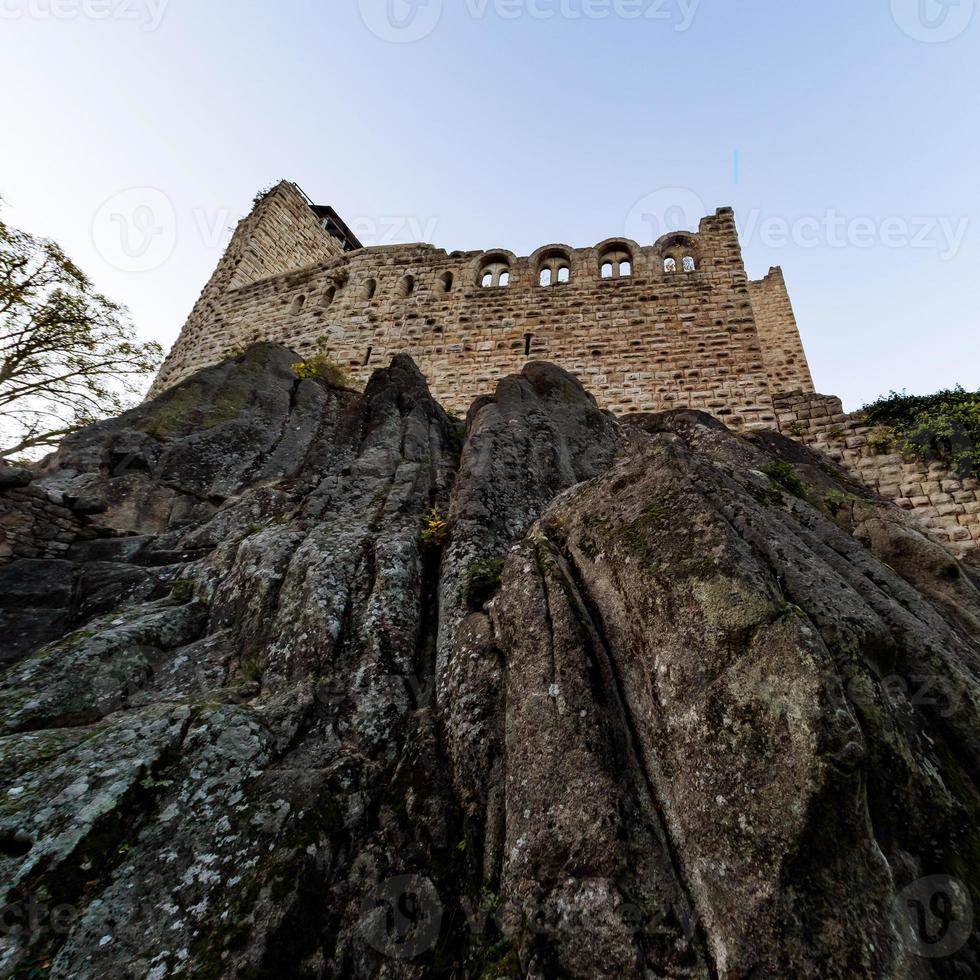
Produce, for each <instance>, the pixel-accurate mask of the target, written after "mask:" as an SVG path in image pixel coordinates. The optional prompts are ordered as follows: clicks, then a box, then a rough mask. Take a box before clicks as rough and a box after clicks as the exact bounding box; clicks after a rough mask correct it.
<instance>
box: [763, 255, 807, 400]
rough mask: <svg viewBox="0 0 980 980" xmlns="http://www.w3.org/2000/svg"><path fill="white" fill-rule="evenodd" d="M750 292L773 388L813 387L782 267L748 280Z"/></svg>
mask: <svg viewBox="0 0 980 980" xmlns="http://www.w3.org/2000/svg"><path fill="white" fill-rule="evenodd" d="M749 296H750V298H751V300H752V310H753V312H754V314H755V324H756V328H757V329H758V331H759V343H760V345H761V347H762V359H763V362H764V364H765V367H766V373H767V374H768V375H769V383H770V385H772V389H773V391H776V392H781V391H813V390H814V387H813V377H812V375H811V374H810V365H809V364H808V363H807V359H806V351H804V349H803V340H802V338H801V337H800V331H799V329H798V328H797V325H796V315H795V314H794V313H793V304H792V302H791V301H790V298H789V291H788V290H787V289H786V280H785V279H784V278H783V270H782V269H780V268H779V267H778V266H777V267H775V268H772V269H770V270H769V274H768V275H767V276H766V277H765V278H764V279H761V280H760V281H759V282H750V283H749Z"/></svg>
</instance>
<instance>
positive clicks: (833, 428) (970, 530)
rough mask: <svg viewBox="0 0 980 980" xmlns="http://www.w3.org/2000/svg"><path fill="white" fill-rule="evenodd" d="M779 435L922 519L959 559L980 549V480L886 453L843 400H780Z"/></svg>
mask: <svg viewBox="0 0 980 980" xmlns="http://www.w3.org/2000/svg"><path fill="white" fill-rule="evenodd" d="M773 402H774V404H775V408H776V417H777V419H778V422H779V430H780V432H782V433H784V434H785V435H789V436H792V437H794V438H797V439H799V440H800V441H801V442H804V443H806V445H808V446H812V447H814V448H816V449H819V450H821V451H822V452H824V453H826V454H827V455H828V456H830V457H831V458H832V459H834V460H836V461H837V462H838V463H840V464H841V465H842V466H843V467H844V468H845V469H847V470H848V471H849V472H850V473H852V474H853V475H854V476H856V477H857V478H858V479H860V480H861V481H862V482H863V483H865V484H866V485H867V486H869V487H871V488H872V489H874V490H877V492H878V493H880V494H881V496H882V497H884V498H886V499H887V500H893V501H894V502H895V503H896V504H898V506H899V507H901V508H903V509H904V510H907V511H910V512H912V513H913V514H914V515H915V516H916V517H918V518H920V519H921V520H922V521H923V523H924V524H925V526H926V528H927V529H928V531H929V533H930V536H931V537H933V538H934V539H936V540H937V541H940V542H941V543H942V544H944V545H945V546H946V547H948V548H949V550H950V551H952V552H953V553H954V554H956V555H957V556H960V557H962V556H963V555H965V554H967V553H969V552H973V551H976V550H977V548H978V547H980V480H977V479H975V478H966V479H959V478H957V477H956V476H954V475H953V474H952V473H951V472H950V470H949V468H948V467H946V466H945V465H944V464H942V463H924V462H922V461H920V460H908V459H906V458H905V457H903V456H902V455H901V454H900V453H894V452H891V453H889V452H882V450H881V447H880V445H879V443H878V441H877V440H876V439H875V430H876V427H875V426H871V425H868V424H867V422H865V421H864V418H863V417H862V416H861V414H860V413H855V414H853V415H848V414H846V413H845V412H844V409H843V406H842V405H841V401H840V399H839V398H833V397H830V396H828V395H817V394H810V393H807V392H802V391H796V392H790V393H789V394H782V395H775V396H774V397H773Z"/></svg>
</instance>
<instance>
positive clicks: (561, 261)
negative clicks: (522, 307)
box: [538, 252, 572, 286]
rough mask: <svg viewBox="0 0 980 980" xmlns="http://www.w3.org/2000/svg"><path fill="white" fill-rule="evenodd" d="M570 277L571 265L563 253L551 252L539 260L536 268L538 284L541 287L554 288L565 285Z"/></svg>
mask: <svg viewBox="0 0 980 980" xmlns="http://www.w3.org/2000/svg"><path fill="white" fill-rule="evenodd" d="M571 277H572V263H571V261H570V260H569V258H568V256H567V255H565V253H564V252H551V253H548V254H547V255H545V256H544V258H542V259H541V264H540V265H539V266H538V283H539V284H540V285H542V286H556V285H558V284H559V283H566V282H568V281H569V279H571Z"/></svg>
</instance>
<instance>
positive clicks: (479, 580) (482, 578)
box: [463, 556, 504, 612]
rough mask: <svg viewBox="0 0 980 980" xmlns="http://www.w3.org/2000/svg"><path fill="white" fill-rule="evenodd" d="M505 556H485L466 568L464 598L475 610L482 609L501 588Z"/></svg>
mask: <svg viewBox="0 0 980 980" xmlns="http://www.w3.org/2000/svg"><path fill="white" fill-rule="evenodd" d="M503 570H504V558H503V557H502V556H501V557H498V558H484V559H482V560H481V561H475V562H473V564H472V565H469V566H468V567H467V569H466V573H465V575H464V578H463V599H464V601H465V602H466V605H467V606H469V608H470V609H471V610H473V611H474V612H476V611H478V610H480V609H482V608H483V607H484V605H486V603H487V602H489V601H490V600H491V599H492V598H493V597H494V596H495V595H496V594H497V592H498V591H499V589H500V578H501V574H502V573H503Z"/></svg>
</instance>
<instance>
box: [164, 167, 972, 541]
mask: <svg viewBox="0 0 980 980" xmlns="http://www.w3.org/2000/svg"><path fill="white" fill-rule="evenodd" d="M321 339H322V345H323V346H324V347H325V349H326V352H327V353H328V354H329V355H330V357H331V358H332V359H333V360H334V361H336V362H337V363H338V364H339V365H340V366H342V367H343V368H345V369H346V370H347V371H348V372H349V374H350V376H351V378H352V379H354V380H355V381H356V382H358V383H363V382H366V381H367V379H368V378H369V377H370V375H371V373H372V372H373V371H374V370H375V369H376V368H377V367H380V366H382V365H386V364H387V363H388V361H389V360H390V358H391V356H392V355H394V354H396V353H399V352H408V353H410V354H411V355H412V357H413V358H414V359H415V361H416V363H417V364H418V365H419V367H420V368H421V370H422V372H423V373H424V374H425V376H426V378H427V379H428V382H429V386H430V388H431V390H432V393H433V395H434V396H435V397H436V398H437V399H438V400H439V401H440V402H441V403H442V404H443V405H445V406H446V407H447V408H449V409H452V410H454V411H456V412H460V413H463V412H465V411H466V410H467V409H468V408H469V406H470V405H471V404H472V402H473V400H474V398H476V397H477V396H478V395H481V394H489V393H491V392H492V391H493V389H494V387H495V385H496V383H497V382H498V381H499V380H500V379H501V378H503V377H506V376H507V375H510V374H515V373H518V372H520V370H521V369H522V367H523V366H524V364H525V363H527V362H528V361H530V360H545V361H551V362H553V363H555V364H558V365H560V366H561V367H563V368H565V369H566V370H568V371H570V372H572V373H573V374H576V375H577V376H578V377H579V378H580V380H581V381H582V382H583V384H584V385H585V387H586V388H587V389H588V390H589V391H590V392H592V394H593V395H594V396H595V397H596V399H597V400H598V402H599V404H600V405H601V406H602V407H603V408H605V409H608V410H609V411H612V412H614V413H616V414H618V415H622V414H626V413H631V412H655V411H665V410H668V409H677V408H693V409H700V410H702V411H705V412H709V413H710V414H712V415H714V416H715V417H717V418H719V419H721V420H722V421H723V422H725V423H726V424H727V425H729V426H731V427H733V428H736V429H739V428H741V429H753V428H771V429H777V430H779V431H781V432H783V433H785V434H787V435H790V436H792V437H794V438H796V439H799V440H801V441H803V442H806V443H808V444H809V445H812V446H815V447H816V448H819V449H821V450H823V451H824V452H826V453H827V454H828V455H830V456H831V457H832V458H834V459H836V460H837V461H838V462H840V463H841V464H842V465H844V466H845V467H846V468H848V469H849V470H850V471H851V472H852V473H854V474H855V475H856V476H858V477H859V478H860V479H861V480H863V481H864V482H865V483H866V484H868V485H869V486H871V487H873V488H874V489H876V490H877V491H878V492H879V493H881V494H882V496H884V497H886V498H888V499H891V500H894V501H895V502H896V503H897V504H898V505H899V506H900V507H903V508H904V509H906V510H909V511H912V512H913V513H915V514H916V515H917V516H918V517H919V518H921V520H922V521H923V524H924V526H925V527H926V528H927V530H928V532H929V533H930V534H931V535H932V536H933V537H935V538H936V539H938V540H940V541H942V542H943V543H944V544H945V545H946V546H947V547H949V548H950V550H952V551H953V552H954V553H957V554H963V553H965V552H967V551H973V550H975V549H976V548H977V546H978V544H980V482H978V481H977V480H976V479H972V478H968V479H962V480H961V479H958V478H957V477H956V476H955V475H954V474H952V473H950V472H949V470H948V469H947V468H946V467H945V466H944V465H943V464H941V463H936V462H933V463H924V462H921V461H917V460H907V459H903V458H902V457H901V456H900V455H898V454H897V453H893V452H883V451H882V450H881V449H880V448H879V447H878V446H877V444H876V442H875V440H874V439H873V438H870V436H871V435H872V434H871V432H870V429H869V427H868V426H867V425H865V424H864V422H863V420H862V418H861V416H860V415H859V414H856V415H847V414H845V413H844V410H843V408H842V407H841V403H840V401H839V400H838V399H836V398H833V397H830V396H826V395H820V394H817V393H816V391H815V389H814V385H813V379H812V377H811V375H810V369H809V366H808V364H807V359H806V354H805V352H804V349H803V344H802V341H801V339H800V334H799V330H798V329H797V325H796V318H795V316H794V314H793V307H792V304H791V302H790V298H789V294H788V292H787V289H786V284H785V282H784V280H783V274H782V271H781V270H780V269H778V268H774V269H771V270H770V272H769V274H768V275H766V276H765V277H764V278H763V279H761V280H758V281H752V280H750V279H749V278H748V276H747V275H746V273H745V266H744V263H743V261H742V252H741V247H740V245H739V240H738V233H737V231H736V228H735V219H734V214H733V212H732V210H731V209H730V208H721V209H719V210H718V211H717V212H716V213H715V214H714V215H711V216H708V217H705V218H703V219H702V220H701V222H700V226H699V228H698V230H697V232H690V231H676V232H671V233H669V234H666V235H664V236H663V237H662V238H660V239H659V240H658V241H657V242H655V243H654V244H653V245H651V246H641V245H639V244H637V243H636V242H634V241H630V240H628V239H626V238H610V239H608V240H607V241H604V242H601V243H600V244H599V245H596V246H595V247H594V248H584V249H575V248H570V247H568V246H566V245H546V246H544V247H542V248H539V249H538V250H537V251H536V252H534V253H533V254H532V255H530V256H527V257H518V256H516V255H514V254H513V253H512V252H509V251H507V250H504V249H493V250H490V251H483V252H448V253H447V252H446V251H444V250H442V249H437V248H435V247H433V246H431V245H426V244H413V245H394V246H378V247H372V248H364V247H362V246H361V244H360V242H358V241H357V239H356V237H355V236H354V235H353V234H352V233H351V232H350V230H349V229H348V228H347V226H346V225H345V224H344V222H343V220H342V219H341V217H340V216H339V215H338V214H337V213H336V212H335V211H334V210H333V209H332V208H330V207H324V206H317V205H314V204H313V203H312V202H311V201H310V200H309V199H308V198H307V197H306V195H305V194H304V193H303V192H302V191H301V190H300V189H299V187H297V186H296V185H295V184H292V183H290V182H288V181H284V182H282V183H280V184H278V185H277V186H276V187H274V188H272V189H271V190H270V191H268V192H267V193H265V194H263V195H262V196H261V197H260V198H258V199H257V202H256V205H255V207H254V209H253V210H252V213H251V214H250V215H249V216H248V217H247V218H245V219H244V220H243V221H242V222H241V223H240V224H239V226H238V228H237V230H236V231H235V233H234V235H233V237H232V239H231V242H230V244H229V246H228V248H227V250H226V251H225V254H224V255H223V256H222V258H221V261H220V262H219V264H218V267H217V269H216V270H215V272H214V275H213V276H212V277H211V280H210V281H209V282H208V284H207V286H206V287H205V288H204V291H203V293H202V294H201V297H200V299H199V300H198V301H197V304H196V305H195V306H194V309H193V311H192V312H191V314H190V317H189V318H188V320H187V323H186V324H185V326H184V328H183V330H182V331H181V334H180V337H179V339H178V340H177V343H176V344H175V345H174V348H173V350H172V351H171V352H170V356H169V357H168V358H167V360H166V361H165V363H164V365H163V367H162V368H161V370H160V372H159V374H158V375H157V378H156V381H155V382H154V385H153V388H152V389H151V392H150V395H151V397H152V396H155V395H158V394H160V393H161V392H163V391H165V390H166V389H167V388H169V387H171V386H173V385H175V384H177V383H178V382H179V381H182V380H183V379H185V378H187V377H188V376H189V375H191V374H193V373H194V372H196V371H198V370H200V369H201V368H203V367H207V366H208V365H211V364H216V363H218V362H220V361H222V360H223V359H225V358H226V357H228V356H229V355H231V354H233V353H235V352H237V351H240V350H242V349H244V348H245V347H246V346H247V345H249V344H251V343H253V342H255V341H258V340H274V341H278V342H280V343H282V344H285V345H286V346H288V347H291V348H292V349H293V350H296V351H298V352H299V353H300V354H308V353H310V352H312V351H313V350H315V349H317V348H318V347H319V346H320V345H321Z"/></svg>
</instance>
